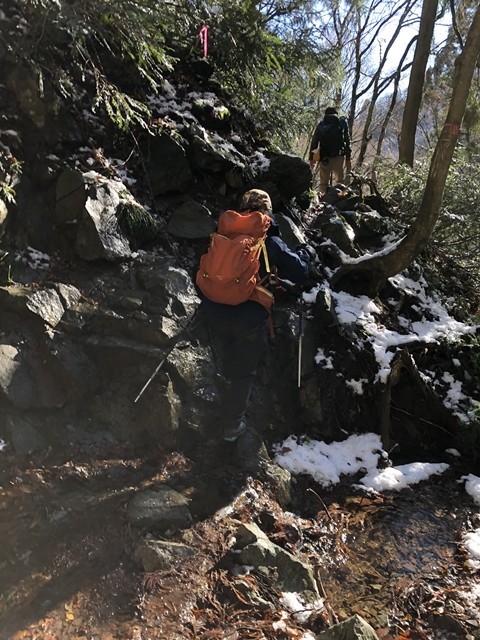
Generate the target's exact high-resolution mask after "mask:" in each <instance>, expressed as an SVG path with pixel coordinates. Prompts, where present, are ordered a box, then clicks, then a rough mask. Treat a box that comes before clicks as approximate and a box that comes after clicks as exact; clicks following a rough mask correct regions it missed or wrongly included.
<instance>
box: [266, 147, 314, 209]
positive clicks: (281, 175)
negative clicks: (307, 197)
mask: <svg viewBox="0 0 480 640" xmlns="http://www.w3.org/2000/svg"><path fill="white" fill-rule="evenodd" d="M262 179H263V180H265V181H271V182H273V183H274V184H275V185H276V186H277V187H278V190H279V191H280V193H281V194H282V195H283V196H284V197H285V198H287V199H291V198H294V197H295V196H300V195H302V194H303V193H305V191H308V189H309V188H310V186H311V183H312V172H311V170H310V166H309V164H308V162H305V161H304V160H302V158H300V157H298V156H291V155H287V154H283V155H277V156H274V157H273V158H271V160H270V166H269V167H268V169H267V171H266V172H265V173H264V174H262Z"/></svg>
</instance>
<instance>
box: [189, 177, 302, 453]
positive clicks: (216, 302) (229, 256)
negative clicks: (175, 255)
mask: <svg viewBox="0 0 480 640" xmlns="http://www.w3.org/2000/svg"><path fill="white" fill-rule="evenodd" d="M312 251H313V250H312V249H311V248H310V247H308V246H307V245H303V246H301V247H300V248H298V249H297V250H295V251H292V250H291V249H289V247H288V246H287V245H286V243H285V242H284V241H283V240H282V238H281V237H280V232H279V228H278V224H277V223H276V221H275V219H274V218H273V214H272V203H271V200H270V196H269V195H268V193H266V192H265V191H261V190H260V189H252V190H250V191H247V192H246V193H245V194H244V195H243V197H242V201H241V205H240V210H239V212H236V211H231V210H228V211H225V212H224V213H222V214H221V216H220V218H219V220H218V227H217V231H216V233H214V234H212V237H211V241H210V247H209V250H208V252H207V253H206V254H204V255H203V256H202V257H201V259H200V266H199V269H198V271H197V274H196V284H197V287H198V289H199V295H200V296H201V298H202V304H201V309H202V315H203V319H204V321H205V322H206V324H207V326H208V328H209V330H210V332H211V334H213V336H214V338H216V339H217V341H219V342H220V343H221V352H222V356H223V361H222V363H221V366H222V373H223V376H224V378H225V379H226V380H227V381H229V383H228V384H227V385H226V391H225V394H224V397H223V401H222V403H221V418H220V419H221V423H222V431H223V439H224V440H226V441H228V442H235V441H236V440H237V439H238V438H239V437H240V436H241V435H242V434H243V433H244V432H245V431H246V430H247V422H246V419H245V410H246V407H247V403H248V399H249V396H250V391H251V388H252V384H253V381H254V378H255V374H256V370H257V366H258V364H259V362H260V359H261V358H262V355H263V354H264V352H265V348H266V333H267V332H266V327H267V323H268V319H269V315H270V314H269V310H270V307H271V305H272V302H273V295H272V293H271V291H270V290H269V287H268V285H269V283H270V282H272V281H276V278H277V275H278V277H280V278H283V279H286V280H288V281H289V282H291V283H294V284H298V285H303V284H306V283H307V280H308V276H309V265H310V260H311V258H312V257H313V256H312V253H311V252H312Z"/></svg>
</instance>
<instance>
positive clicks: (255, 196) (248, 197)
mask: <svg viewBox="0 0 480 640" xmlns="http://www.w3.org/2000/svg"><path fill="white" fill-rule="evenodd" d="M240 210H241V211H262V212H264V213H272V201H271V200H270V196H269V195H268V193H267V192H266V191H262V190H261V189H250V191H247V192H246V193H244V194H243V196H242V201H241V203H240Z"/></svg>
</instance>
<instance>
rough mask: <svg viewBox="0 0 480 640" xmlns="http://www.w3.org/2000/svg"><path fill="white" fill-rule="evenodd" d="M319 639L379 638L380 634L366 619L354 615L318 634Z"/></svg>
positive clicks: (356, 639)
mask: <svg viewBox="0 0 480 640" xmlns="http://www.w3.org/2000/svg"><path fill="white" fill-rule="evenodd" d="M317 640H378V636H377V634H376V633H375V630H374V629H373V627H371V626H370V625H369V624H368V622H367V621H366V620H364V619H363V618H362V617H361V616H359V615H354V616H352V617H351V618H348V619H347V620H344V621H343V622H340V623H339V624H335V625H333V627H330V629H327V631H323V632H322V633H320V634H319V635H317Z"/></svg>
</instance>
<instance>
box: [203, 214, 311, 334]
mask: <svg viewBox="0 0 480 640" xmlns="http://www.w3.org/2000/svg"><path fill="white" fill-rule="evenodd" d="M265 247H266V249H267V255H268V260H269V262H270V267H276V268H277V269H278V274H277V275H278V277H279V278H281V279H283V280H289V281H290V282H293V283H294V284H300V285H302V284H305V283H306V282H307V279H308V272H309V258H308V254H307V253H306V252H305V250H303V249H297V251H292V250H291V249H289V247H288V246H287V245H286V244H285V242H284V241H283V240H282V238H281V237H280V231H279V228H278V224H277V222H276V221H275V220H274V219H273V218H272V224H271V225H270V228H269V230H268V232H267V237H266V239H265ZM261 262H262V264H261V267H260V276H261V277H263V275H265V265H264V264H263V259H262V261H261ZM197 291H198V289H197ZM198 293H199V296H200V298H201V299H202V305H201V306H202V313H203V314H204V317H206V318H207V320H208V317H209V315H210V314H214V315H215V317H216V318H218V319H220V318H221V319H222V320H224V321H225V322H226V323H232V324H237V323H238V324H247V325H257V324H263V323H264V322H266V321H267V319H268V311H267V310H266V309H265V307H263V306H262V305H261V304H260V303H258V302H254V301H253V300H247V301H246V302H242V303H241V304H236V305H231V304H221V303H219V302H212V301H211V300H207V299H206V298H205V297H204V296H203V295H202V293H201V292H200V291H198Z"/></svg>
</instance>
